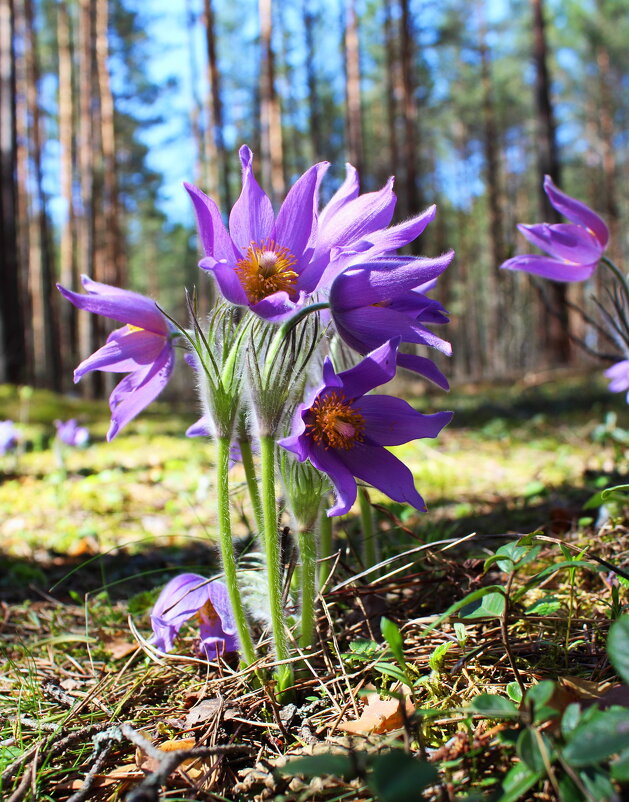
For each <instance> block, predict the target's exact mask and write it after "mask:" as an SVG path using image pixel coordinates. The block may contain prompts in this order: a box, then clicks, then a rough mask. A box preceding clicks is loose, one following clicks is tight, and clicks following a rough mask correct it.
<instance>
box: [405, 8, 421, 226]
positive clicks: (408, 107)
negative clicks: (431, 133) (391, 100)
mask: <svg viewBox="0 0 629 802" xmlns="http://www.w3.org/2000/svg"><path fill="white" fill-rule="evenodd" d="M413 40H414V36H413V26H412V21H411V14H410V9H409V0H400V67H401V74H402V105H403V110H404V142H403V145H402V160H403V163H404V165H405V168H406V170H405V173H406V174H405V187H404V189H405V196H406V208H405V210H404V211H405V213H406V215H413V214H417V213H418V212H419V211H420V206H421V197H420V193H419V188H418V186H417V175H418V164H419V151H420V141H419V130H418V125H417V103H416V101H415V74H414V72H415V71H414V68H413V61H414V59H413V56H414V52H413Z"/></svg>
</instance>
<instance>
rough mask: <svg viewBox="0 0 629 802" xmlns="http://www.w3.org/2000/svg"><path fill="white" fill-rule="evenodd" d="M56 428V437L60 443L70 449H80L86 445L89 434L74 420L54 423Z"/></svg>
mask: <svg viewBox="0 0 629 802" xmlns="http://www.w3.org/2000/svg"><path fill="white" fill-rule="evenodd" d="M55 426H56V427H57V437H58V438H59V440H61V442H62V443H65V444H66V445H67V446H71V447H72V448H81V447H82V446H85V445H87V443H88V441H89V439H90V433H89V432H88V430H87V429H86V428H85V426H79V424H78V423H77V422H76V420H75V419H74V418H70V420H66V421H60V420H56V421H55Z"/></svg>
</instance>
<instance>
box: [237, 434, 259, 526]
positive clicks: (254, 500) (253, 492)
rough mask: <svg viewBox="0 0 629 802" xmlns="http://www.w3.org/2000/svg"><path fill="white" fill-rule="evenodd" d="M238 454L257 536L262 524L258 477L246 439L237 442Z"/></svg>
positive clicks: (248, 442)
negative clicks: (240, 458) (243, 471)
mask: <svg viewBox="0 0 629 802" xmlns="http://www.w3.org/2000/svg"><path fill="white" fill-rule="evenodd" d="M238 445H239V446H240V454H241V456H242V466H243V468H244V469H245V478H246V480H247V488H248V490H249V498H250V499H251V507H252V508H253V516H254V518H255V519H256V530H257V532H258V534H260V533H261V532H262V529H263V527H264V524H263V522H262V501H261V499H260V491H259V489H258V477H257V476H256V469H255V465H254V464H253V453H252V451H251V440H249V438H248V437H246V438H244V439H242V440H239V441H238Z"/></svg>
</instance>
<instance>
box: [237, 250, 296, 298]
mask: <svg viewBox="0 0 629 802" xmlns="http://www.w3.org/2000/svg"><path fill="white" fill-rule="evenodd" d="M296 261H297V259H296V258H295V257H294V256H293V254H292V253H291V252H290V251H289V250H288V249H287V248H282V247H280V246H279V245H276V243H275V242H273V240H269V241H268V242H266V241H263V242H261V243H260V244H257V243H255V242H252V243H251V245H250V246H249V247H248V248H247V255H246V256H245V258H244V259H241V260H240V261H239V262H237V263H236V268H235V269H236V275H237V276H238V278H239V280H240V283H241V284H242V288H243V289H244V291H245V293H246V295H247V298H248V300H249V303H251V304H257V303H258V301H261V300H262V299H263V298H267V297H268V296H269V295H273V293H274V292H279V291H280V290H284V292H287V293H288V295H289V297H291V299H293V298H294V296H295V295H296V293H295V286H296V284H297V279H298V275H297V273H295V271H294V270H292V267H293V265H294V264H295V262H296Z"/></svg>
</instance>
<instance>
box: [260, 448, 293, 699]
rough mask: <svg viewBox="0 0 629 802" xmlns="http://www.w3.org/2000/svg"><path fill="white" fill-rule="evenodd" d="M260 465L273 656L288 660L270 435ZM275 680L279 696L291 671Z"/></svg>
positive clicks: (279, 673)
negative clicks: (273, 647)
mask: <svg viewBox="0 0 629 802" xmlns="http://www.w3.org/2000/svg"><path fill="white" fill-rule="evenodd" d="M260 465H261V468H262V474H261V490H262V520H263V528H262V531H263V533H264V553H265V557H266V570H267V575H268V582H269V605H270V608H271V626H272V628H273V641H274V645H275V656H276V657H277V659H278V660H287V659H288V658H289V657H290V652H289V649H288V641H287V639H286V629H285V623H284V604H283V593H282V590H283V588H282V565H281V553H280V538H279V532H278V524H277V502H276V500H275V439H274V438H273V437H271V436H269V435H262V437H261V438H260ZM276 678H277V682H278V690H279V692H280V693H281V692H282V691H283V690H284V689H285V688H287V687H288V686H289V685H290V684H291V683H292V679H293V670H292V668H291V667H290V665H283V666H278V667H277V671H276Z"/></svg>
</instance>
